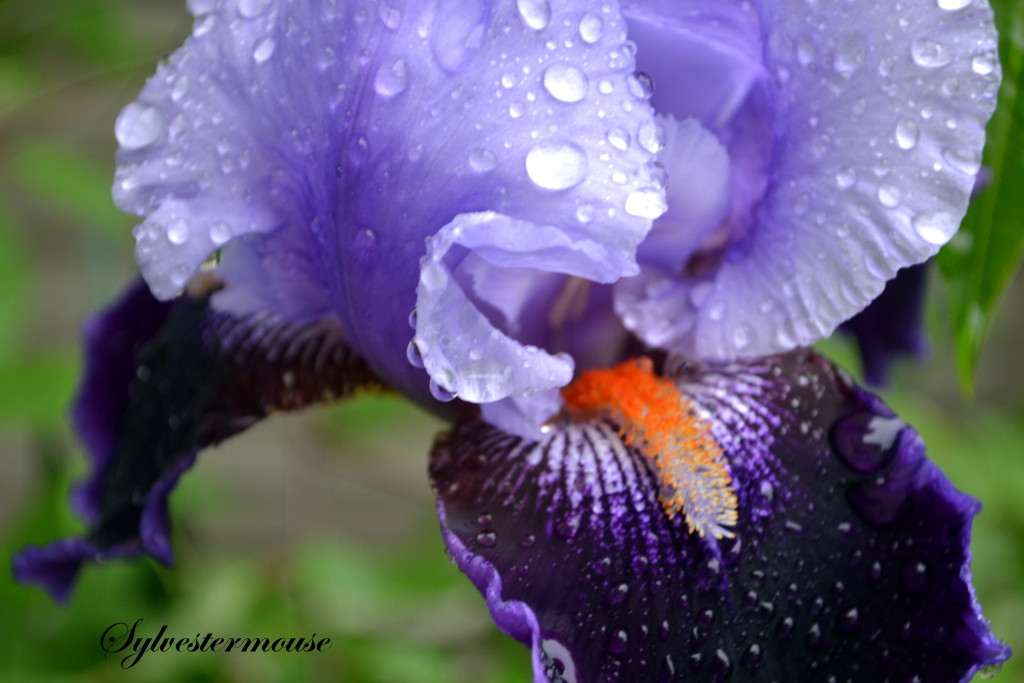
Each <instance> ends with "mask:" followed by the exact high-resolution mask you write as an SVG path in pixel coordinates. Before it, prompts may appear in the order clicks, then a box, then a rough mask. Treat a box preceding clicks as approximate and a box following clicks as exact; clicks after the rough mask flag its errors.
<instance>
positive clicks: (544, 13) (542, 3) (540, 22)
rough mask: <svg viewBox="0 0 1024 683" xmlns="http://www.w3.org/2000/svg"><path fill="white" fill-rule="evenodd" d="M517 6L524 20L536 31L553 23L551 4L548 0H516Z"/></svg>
mask: <svg viewBox="0 0 1024 683" xmlns="http://www.w3.org/2000/svg"><path fill="white" fill-rule="evenodd" d="M516 7H517V8H518V9H519V15H520V16H521V17H522V18H523V22H524V23H525V24H526V25H527V26H529V27H530V28H532V29H534V30H535V31H539V30H541V29H543V28H546V27H547V25H548V24H549V23H551V5H550V4H549V3H548V0H516Z"/></svg>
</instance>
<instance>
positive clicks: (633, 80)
mask: <svg viewBox="0 0 1024 683" xmlns="http://www.w3.org/2000/svg"><path fill="white" fill-rule="evenodd" d="M626 87H627V88H629V92H630V94H632V95H633V97H636V98H637V99H640V100H649V99H651V97H652V96H653V95H654V79H653V78H651V77H650V76H648V75H647V74H645V73H644V72H643V71H637V72H636V73H633V74H630V75H629V76H627V77H626Z"/></svg>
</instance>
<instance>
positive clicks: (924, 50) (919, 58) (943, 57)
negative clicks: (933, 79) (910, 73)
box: [910, 38, 953, 69]
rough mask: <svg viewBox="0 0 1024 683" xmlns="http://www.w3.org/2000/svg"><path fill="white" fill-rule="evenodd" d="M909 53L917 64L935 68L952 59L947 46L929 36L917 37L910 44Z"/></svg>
mask: <svg viewBox="0 0 1024 683" xmlns="http://www.w3.org/2000/svg"><path fill="white" fill-rule="evenodd" d="M910 54H911V56H912V57H913V58H914V62H915V63H916V64H917V65H918V66H923V67H925V68H927V69H937V68H939V67H940V66H946V65H947V64H949V63H950V62H952V61H953V54H952V52H950V50H949V48H948V47H946V46H945V45H943V44H942V43H940V42H939V41H937V40H932V39H931V38H918V39H917V40H915V41H914V42H912V43H911V44H910Z"/></svg>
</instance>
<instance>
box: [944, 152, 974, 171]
mask: <svg viewBox="0 0 1024 683" xmlns="http://www.w3.org/2000/svg"><path fill="white" fill-rule="evenodd" d="M942 158H943V159H945V160H946V161H947V162H948V163H949V165H950V166H952V167H953V168H955V169H956V170H958V171H960V172H962V173H966V174H967V175H975V174H977V172H978V171H979V170H980V169H981V154H980V153H979V152H978V150H976V149H968V148H965V147H946V148H945V149H944V150H942Z"/></svg>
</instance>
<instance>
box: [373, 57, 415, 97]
mask: <svg viewBox="0 0 1024 683" xmlns="http://www.w3.org/2000/svg"><path fill="white" fill-rule="evenodd" d="M408 86H409V67H408V65H406V63H405V60H404V59H396V60H395V61H394V62H392V63H391V64H381V66H380V68H379V69H377V76H376V78H374V80H373V89H374V90H376V91H377V94H378V95H380V96H381V97H394V96H395V95H397V94H399V93H400V92H402V91H403V90H405V89H406V88H407V87H408Z"/></svg>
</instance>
